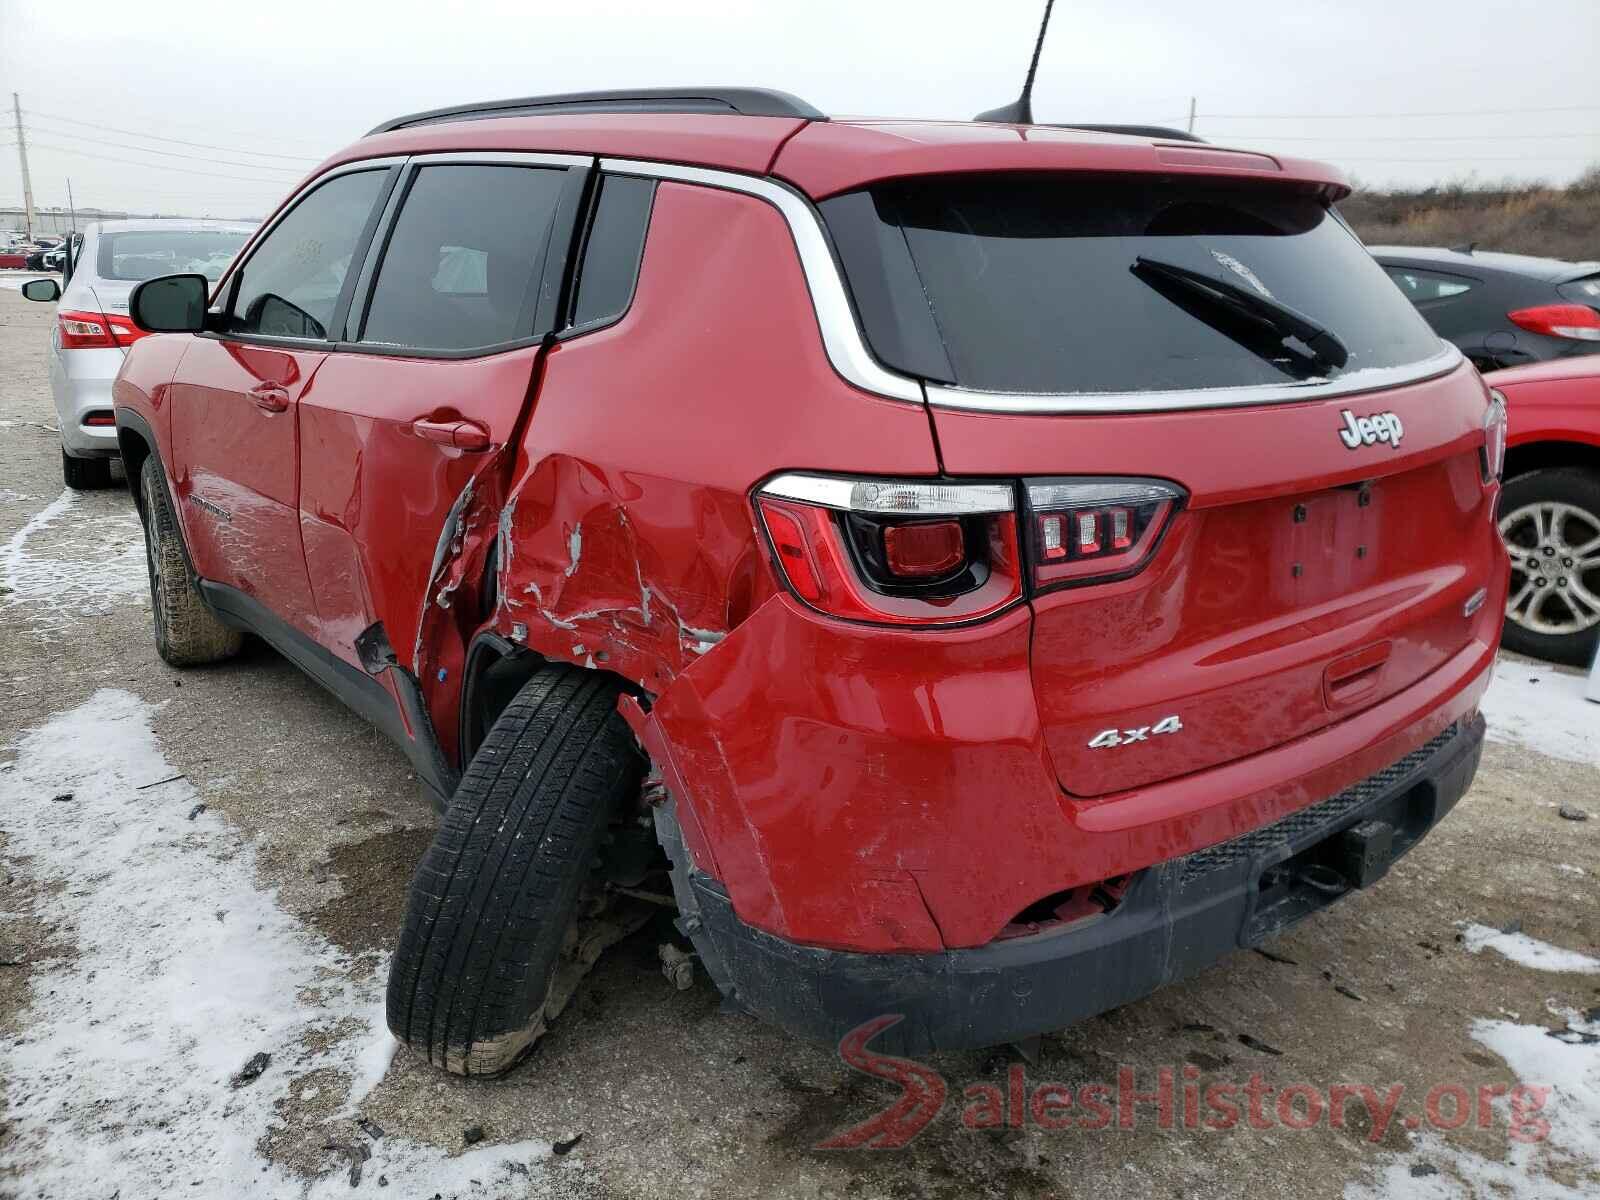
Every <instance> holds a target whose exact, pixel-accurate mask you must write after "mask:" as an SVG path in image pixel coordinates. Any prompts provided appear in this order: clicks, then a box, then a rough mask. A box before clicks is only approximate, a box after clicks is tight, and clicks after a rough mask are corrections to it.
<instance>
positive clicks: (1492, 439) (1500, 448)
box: [1480, 388, 1506, 483]
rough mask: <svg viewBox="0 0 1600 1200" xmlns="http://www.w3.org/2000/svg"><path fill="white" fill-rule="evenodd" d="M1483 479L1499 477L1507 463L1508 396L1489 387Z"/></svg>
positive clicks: (1484, 434)
mask: <svg viewBox="0 0 1600 1200" xmlns="http://www.w3.org/2000/svg"><path fill="white" fill-rule="evenodd" d="M1480 465H1481V466H1482V468H1483V481H1484V482H1485V483H1488V482H1489V481H1490V480H1491V479H1499V478H1500V473H1501V472H1502V471H1504V470H1505V465H1506V398H1505V395H1504V394H1503V393H1501V392H1500V391H1499V390H1497V389H1495V388H1490V389H1489V410H1488V411H1487V412H1486V413H1484V414H1483V462H1482V463H1481V464H1480Z"/></svg>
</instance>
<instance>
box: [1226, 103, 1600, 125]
mask: <svg viewBox="0 0 1600 1200" xmlns="http://www.w3.org/2000/svg"><path fill="white" fill-rule="evenodd" d="M1558 112H1600V104H1566V105H1561V106H1559V107H1555V108H1472V109H1460V110H1457V111H1455V112H1369V113H1330V112H1318V113H1213V112H1206V111H1205V110H1204V109H1202V110H1201V111H1200V113H1199V116H1200V118H1201V119H1202V120H1207V121H1344V120H1378V119H1388V118H1390V117H1502V116H1515V115H1520V114H1523V113H1558Z"/></svg>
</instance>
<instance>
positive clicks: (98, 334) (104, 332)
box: [56, 312, 116, 350]
mask: <svg viewBox="0 0 1600 1200" xmlns="http://www.w3.org/2000/svg"><path fill="white" fill-rule="evenodd" d="M56 326H57V328H59V329H60V331H61V348H62V349H63V350H103V349H106V348H108V347H111V346H115V345H116V342H114V341H113V340H112V338H111V329H110V327H109V326H108V325H107V324H106V319H105V317H103V316H102V315H101V314H99V313H91V312H64V313H57V314H56Z"/></svg>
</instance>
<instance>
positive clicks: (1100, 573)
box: [1026, 479, 1184, 591]
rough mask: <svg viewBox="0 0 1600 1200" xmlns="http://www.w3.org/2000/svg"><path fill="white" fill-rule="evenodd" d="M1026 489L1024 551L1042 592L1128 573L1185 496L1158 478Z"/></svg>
mask: <svg viewBox="0 0 1600 1200" xmlns="http://www.w3.org/2000/svg"><path fill="white" fill-rule="evenodd" d="M1026 491H1027V498H1028V513H1027V529H1028V556H1029V558H1030V560H1031V561H1032V563H1033V583H1034V586H1035V588H1037V589H1039V590H1041V591H1043V590H1045V589H1047V588H1055V587H1080V586H1082V585H1084V584H1087V583H1103V582H1105V581H1107V580H1110V579H1120V578H1122V577H1124V576H1126V575H1131V574H1133V573H1134V572H1135V571H1137V570H1139V569H1140V568H1141V567H1143V566H1144V565H1145V564H1146V563H1147V562H1149V561H1150V556H1151V555H1152V554H1154V553H1155V549H1156V546H1157V545H1158V544H1159V543H1160V541H1161V535H1162V534H1163V533H1164V532H1166V528H1167V525H1168V523H1169V522H1170V521H1171V519H1172V514H1173V513H1174V512H1176V511H1177V509H1178V507H1179V505H1181V504H1182V503H1183V499H1184V492H1183V489H1182V488H1179V487H1177V486H1176V485H1175V484H1170V483H1164V482H1162V481H1161V480H1159V479H1032V480H1029V481H1028V483H1027V488H1026Z"/></svg>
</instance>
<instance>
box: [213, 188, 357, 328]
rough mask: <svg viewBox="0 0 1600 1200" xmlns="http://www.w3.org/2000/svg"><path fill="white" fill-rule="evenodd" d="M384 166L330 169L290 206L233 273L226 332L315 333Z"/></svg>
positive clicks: (327, 316) (329, 308)
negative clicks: (321, 181) (332, 174)
mask: <svg viewBox="0 0 1600 1200" xmlns="http://www.w3.org/2000/svg"><path fill="white" fill-rule="evenodd" d="M386 174H387V172H385V171H357V172H354V173H352V174H349V175H339V176H335V177H334V178H333V179H330V180H328V182H327V183H324V184H322V185H321V186H320V187H318V188H317V189H316V190H315V191H314V192H312V193H311V194H310V195H308V196H307V197H306V198H305V199H303V200H301V201H300V203H298V204H297V205H295V206H294V208H293V209H291V210H290V211H289V213H288V215H286V216H285V217H284V218H283V220H281V221H279V222H278V224H277V225H276V226H274V227H273V228H272V230H271V231H269V232H268V233H267V235H266V237H265V238H263V239H262V241H261V244H260V245H259V246H257V247H256V248H255V250H254V251H252V252H251V254H250V258H249V259H248V260H247V261H246V262H245V264H244V266H243V267H242V268H241V269H240V270H239V271H237V272H235V274H234V281H233V284H232V291H233V299H232V302H231V303H230V304H229V306H228V313H229V316H228V331H229V332H230V333H245V334H252V333H253V334H264V335H267V336H271V337H295V338H317V339H323V338H326V337H327V336H328V325H329V323H330V322H331V321H332V320H333V314H334V311H335V310H336V309H337V308H338V306H339V293H340V291H341V289H342V288H343V287H344V281H345V276H346V275H348V274H349V272H350V259H351V257H352V256H353V255H354V254H355V251H356V246H357V244H358V243H359V242H360V241H361V233H362V230H363V229H364V228H365V227H366V224H367V220H368V218H369V217H371V215H372V207H373V204H374V203H375V202H376V201H377V199H378V193H379V192H380V191H381V190H382V189H383V184H384V179H385V176H386Z"/></svg>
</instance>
